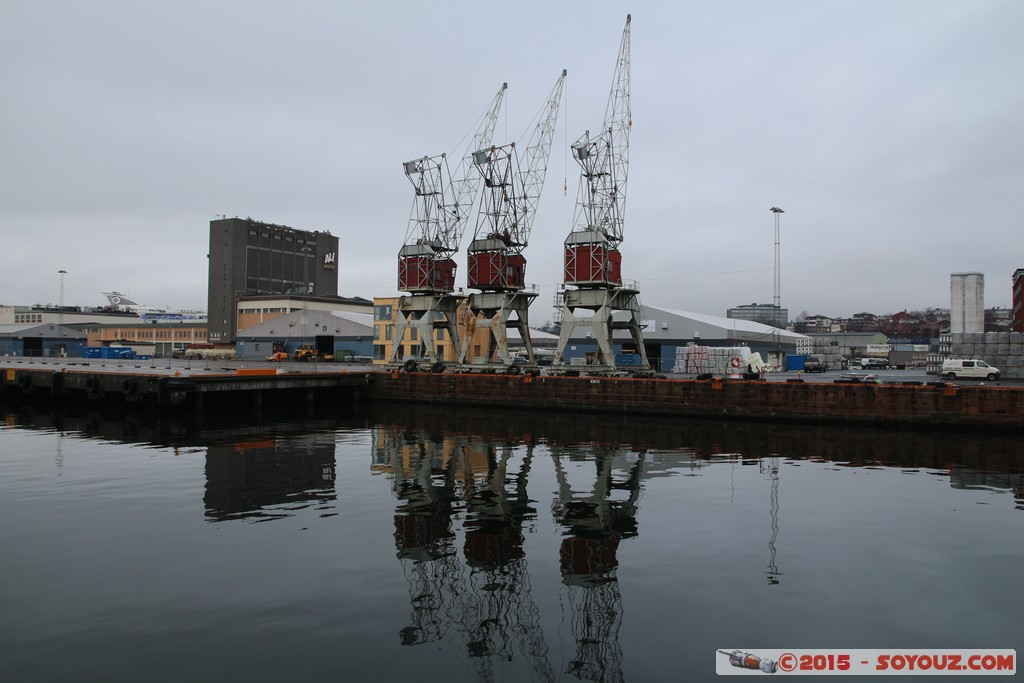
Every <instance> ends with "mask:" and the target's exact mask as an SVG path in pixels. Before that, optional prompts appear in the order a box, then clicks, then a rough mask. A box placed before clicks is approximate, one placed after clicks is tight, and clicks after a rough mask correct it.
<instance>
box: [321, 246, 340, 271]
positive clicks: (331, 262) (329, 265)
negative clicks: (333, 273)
mask: <svg viewBox="0 0 1024 683" xmlns="http://www.w3.org/2000/svg"><path fill="white" fill-rule="evenodd" d="M337 261H338V255H337V254H336V253H335V252H333V251H329V252H327V253H326V254H324V270H334V269H335V267H336V264H337Z"/></svg>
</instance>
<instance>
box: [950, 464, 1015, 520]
mask: <svg viewBox="0 0 1024 683" xmlns="http://www.w3.org/2000/svg"><path fill="white" fill-rule="evenodd" d="M949 485H950V486H951V487H952V488H955V489H965V490H971V489H974V490H978V489H981V490H988V491H1012V492H1013V498H1014V501H1015V503H1016V507H1017V509H1018V510H1024V473H1022V472H1020V471H1017V472H994V471H992V472H990V471H985V470H975V469H971V468H968V467H962V466H959V465H954V466H952V467H951V468H950V470H949Z"/></svg>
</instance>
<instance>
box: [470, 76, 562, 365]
mask: <svg viewBox="0 0 1024 683" xmlns="http://www.w3.org/2000/svg"><path fill="white" fill-rule="evenodd" d="M566 75H567V71H566V70H565V69H563V70H562V73H561V75H560V76H559V77H558V80H557V81H556V82H555V85H554V87H553V88H552V89H551V93H550V94H549V95H548V98H547V102H546V103H545V105H544V107H543V109H542V111H541V113H540V114H539V118H538V121H537V125H536V127H535V128H534V131H533V135H532V137H531V138H530V140H529V142H528V143H527V146H526V153H525V154H524V155H523V158H522V159H520V158H519V155H518V151H517V147H516V144H515V143H514V142H513V143H509V144H506V145H502V146H500V147H489V148H483V149H479V150H478V151H477V152H476V153H474V155H473V163H474V164H475V166H476V168H477V170H478V171H479V172H480V176H481V177H482V179H483V184H484V191H483V195H482V197H481V201H480V211H479V214H478V220H477V225H476V232H475V233H474V235H473V241H472V242H471V243H470V246H469V250H468V255H467V264H468V278H467V284H468V286H469V288H470V289H476V290H480V291H479V292H473V293H471V294H470V296H469V302H468V311H467V322H468V324H467V340H466V343H465V344H464V345H463V348H462V356H461V357H460V359H459V360H460V364H462V366H463V367H466V366H465V364H466V362H467V356H469V354H470V353H471V350H472V353H473V356H472V358H471V359H470V360H472V361H473V367H474V368H476V369H488V370H492V369H495V367H497V368H500V369H507V370H508V371H509V372H516V371H518V369H519V366H517V365H514V364H513V363H512V360H513V359H512V354H511V353H510V351H509V348H508V338H507V334H506V331H507V329H509V328H514V329H517V330H518V331H519V335H520V339H521V340H522V342H523V345H524V346H525V348H526V353H527V363H528V366H532V367H536V360H535V359H534V355H533V342H532V340H531V338H530V329H529V319H528V314H529V307H530V304H531V303H533V300H534V298H536V296H537V294H538V293H537V290H536V287H534V288H532V289H528V288H527V286H526V258H525V257H524V256H523V251H524V250H525V249H526V247H527V245H528V244H529V240H530V231H531V230H532V228H533V222H534V219H535V218H536V214H537V204H538V203H539V201H540V195H541V190H542V189H543V187H544V178H545V176H546V174H547V167H548V158H549V157H550V154H551V142H552V139H553V138H554V133H555V124H556V123H557V120H558V109H559V106H560V104H561V101H562V91H563V89H564V87H565V78H566ZM477 329H487V330H489V334H488V341H487V343H486V349H483V348H480V347H477V346H474V345H473V343H472V338H473V335H474V334H475V332H476V330H477ZM478 359H479V360H482V361H483V362H482V364H481V363H480V362H478Z"/></svg>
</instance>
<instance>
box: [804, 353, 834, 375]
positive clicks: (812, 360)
mask: <svg viewBox="0 0 1024 683" xmlns="http://www.w3.org/2000/svg"><path fill="white" fill-rule="evenodd" d="M826 370H828V363H826V362H825V357H824V356H807V359H806V360H805V361H804V372H825V371H826Z"/></svg>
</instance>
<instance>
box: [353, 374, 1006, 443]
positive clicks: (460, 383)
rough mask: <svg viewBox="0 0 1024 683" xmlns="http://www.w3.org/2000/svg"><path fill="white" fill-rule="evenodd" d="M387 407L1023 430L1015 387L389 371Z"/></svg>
mask: <svg viewBox="0 0 1024 683" xmlns="http://www.w3.org/2000/svg"><path fill="white" fill-rule="evenodd" d="M372 382H373V384H372V385H371V387H370V391H369V395H370V397H371V398H372V399H373V400H378V401H388V402H426V403H431V404H435V405H462V406H477V407H501V408H527V409H533V410H551V411H571V412H584V413H620V414H638V415H660V416H679V417H719V418H722V417H727V418H743V419H752V420H788V421H820V422H831V423H871V424H892V425H908V424H916V425H936V426H957V427H999V428H1004V429H1014V430H1018V429H1024V388H1003V387H987V386H955V385H949V386H935V385H925V384H871V383H839V382H837V383H834V384H829V383H813V382H802V381H790V382H764V381H744V380H711V381H697V380H670V379H653V378H651V379H646V378H644V379H635V378H595V377H563V376H539V377H531V376H528V375H474V374H429V373H404V372H402V373H393V374H382V375H377V376H374V377H373V379H372Z"/></svg>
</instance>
